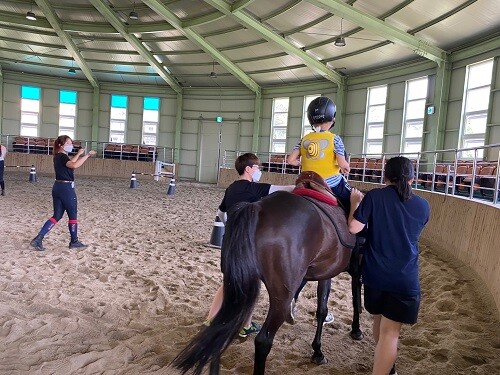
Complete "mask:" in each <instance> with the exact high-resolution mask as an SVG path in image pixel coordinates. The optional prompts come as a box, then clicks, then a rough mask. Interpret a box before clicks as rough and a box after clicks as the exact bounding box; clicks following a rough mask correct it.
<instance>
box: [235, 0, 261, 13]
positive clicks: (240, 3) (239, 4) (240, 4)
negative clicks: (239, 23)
mask: <svg viewBox="0 0 500 375" xmlns="http://www.w3.org/2000/svg"><path fill="white" fill-rule="evenodd" d="M254 1H255V0H237V1H235V2H234V4H233V5H232V7H231V10H232V11H233V12H236V11H237V10H242V9H243V8H246V7H247V6H249V5H250V4H251V3H253V2H254Z"/></svg>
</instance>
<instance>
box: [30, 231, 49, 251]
mask: <svg viewBox="0 0 500 375" xmlns="http://www.w3.org/2000/svg"><path fill="white" fill-rule="evenodd" d="M42 240H43V236H42V235H40V234H39V235H38V236H36V237H35V238H33V239H32V240H31V242H30V245H31V246H33V247H34V248H35V249H36V250H38V251H44V250H45V248H44V247H43V245H42Z"/></svg>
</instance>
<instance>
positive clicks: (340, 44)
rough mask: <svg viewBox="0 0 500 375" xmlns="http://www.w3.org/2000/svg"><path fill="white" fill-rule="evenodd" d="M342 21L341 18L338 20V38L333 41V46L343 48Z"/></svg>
mask: <svg viewBox="0 0 500 375" xmlns="http://www.w3.org/2000/svg"><path fill="white" fill-rule="evenodd" d="M342 20H343V18H341V19H340V36H339V37H338V38H337V39H335V42H334V43H333V44H335V45H336V46H337V47H344V46H345V38H344V37H343V36H342Z"/></svg>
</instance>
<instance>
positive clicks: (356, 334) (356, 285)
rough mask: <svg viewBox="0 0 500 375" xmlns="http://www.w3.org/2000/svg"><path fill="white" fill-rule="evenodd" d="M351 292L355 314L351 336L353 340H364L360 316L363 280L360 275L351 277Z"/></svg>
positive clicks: (353, 315)
mask: <svg viewBox="0 0 500 375" xmlns="http://www.w3.org/2000/svg"><path fill="white" fill-rule="evenodd" d="M351 291H352V306H353V314H352V324H351V333H350V335H351V338H352V339H353V340H362V339H363V337H364V335H363V332H362V331H361V329H360V327H359V315H360V314H361V279H360V278H359V275H351Z"/></svg>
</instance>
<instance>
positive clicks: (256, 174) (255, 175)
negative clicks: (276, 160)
mask: <svg viewBox="0 0 500 375" xmlns="http://www.w3.org/2000/svg"><path fill="white" fill-rule="evenodd" d="M261 176H262V172H261V171H260V169H257V170H256V171H255V172H254V173H253V175H252V181H253V182H258V181H259V180H260V177H261Z"/></svg>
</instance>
